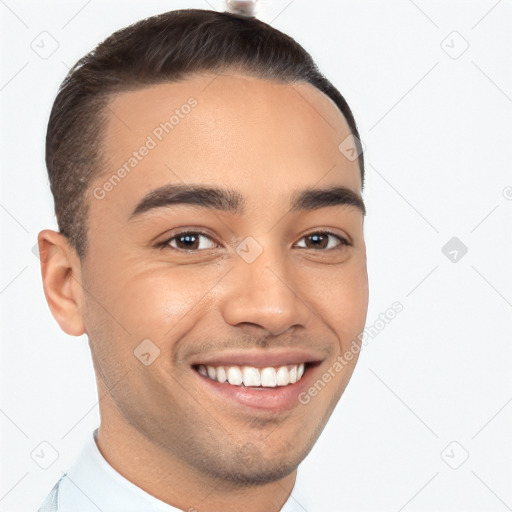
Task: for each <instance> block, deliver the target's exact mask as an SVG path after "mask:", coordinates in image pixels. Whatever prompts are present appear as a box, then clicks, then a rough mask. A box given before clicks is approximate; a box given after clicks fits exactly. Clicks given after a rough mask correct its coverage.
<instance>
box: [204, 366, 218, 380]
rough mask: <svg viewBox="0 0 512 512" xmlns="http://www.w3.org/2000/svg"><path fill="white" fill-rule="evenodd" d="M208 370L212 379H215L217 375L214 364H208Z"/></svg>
mask: <svg viewBox="0 0 512 512" xmlns="http://www.w3.org/2000/svg"><path fill="white" fill-rule="evenodd" d="M206 370H207V372H208V377H210V379H215V376H216V375H217V372H216V370H215V368H214V367H213V366H207V367H206Z"/></svg>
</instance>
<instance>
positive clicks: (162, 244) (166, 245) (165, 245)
mask: <svg viewBox="0 0 512 512" xmlns="http://www.w3.org/2000/svg"><path fill="white" fill-rule="evenodd" d="M183 235H201V236H204V237H206V238H208V239H210V240H211V241H212V242H213V240H212V237H211V236H210V235H209V234H208V233H205V232H203V231H198V230H195V231H191V230H190V231H180V232H179V233H175V234H174V235H173V236H172V237H170V238H167V239H166V240H164V241H163V242H159V243H158V244H156V247H157V248H159V249H172V250H174V251H178V252H184V253H187V252H203V251H206V250H208V249H189V250H187V249H178V248H177V247H172V246H171V245H169V243H170V242H171V240H174V239H175V238H179V237H180V236H183ZM312 235H330V236H333V237H335V238H337V239H338V240H339V242H340V243H339V244H338V245H337V246H336V247H331V248H330V249H314V248H312V250H318V251H321V252H328V251H333V250H336V249H338V250H340V249H343V247H345V246H351V245H352V244H351V243H350V242H349V241H348V240H347V239H346V238H344V237H342V236H340V235H337V234H335V233H332V232H330V231H312V232H311V233H307V234H306V235H304V236H302V237H301V238H300V240H302V239H303V238H307V237H308V236H312ZM214 243H215V242H214ZM300 249H310V248H309V247H300Z"/></svg>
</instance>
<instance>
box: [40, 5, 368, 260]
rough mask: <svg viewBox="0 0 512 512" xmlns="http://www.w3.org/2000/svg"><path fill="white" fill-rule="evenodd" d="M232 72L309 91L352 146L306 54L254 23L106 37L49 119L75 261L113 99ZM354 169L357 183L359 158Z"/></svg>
mask: <svg viewBox="0 0 512 512" xmlns="http://www.w3.org/2000/svg"><path fill="white" fill-rule="evenodd" d="M232 68H236V69H239V70H242V71H243V72H245V73H247V74H248V75H252V76H257V77H259V78H264V79H269V80H275V81H280V82H285V83H292V82H307V83H309V84H311V85H313V86H314V87H316V88H317V89H319V90H320V91H322V92H323V93H324V94H326V95H327V96H328V97H329V98H331V99H332V100H333V101H334V103H335V104H336V105H337V106H338V108H339V110H340V111H341V113H342V114H343V116H344V117H345V119H346V120H347V122H348V125H349V127H350V129H351V131H352V134H353V135H354V136H355V137H357V140H359V134H358V131H357V126H356V123H355V120H354V117H353V115H352V112H351V110H350V108H349V106H348V104H347V102H346V101H345V99H344V98H343V96H342V95H341V94H340V92H339V91H338V90H337V89H336V88H335V87H334V86H333V85H332V84H331V82H329V80H327V79H326V78H325V77H324V76H323V75H322V73H321V72H320V71H319V70H318V67H317V66H316V64H315V63H314V61H313V59H312V58H311V56H310V55H309V53H308V52H306V50H304V48H303V47H302V46H301V45H299V44H298V43H297V42H296V41H295V40H294V39H292V38H291V37H290V36H288V35H286V34H284V33H282V32H280V31H279V30H276V29H275V28H273V27H271V26H270V25H268V24H266V23H264V22H262V21H261V20H258V19H257V18H254V17H245V16H241V15H237V14H232V13H229V12H215V11H209V10H200V9H182V10H175V11H169V12H166V13H164V14H159V15H157V16H152V17H150V18H147V19H144V20H141V21H139V22H137V23H135V24H133V25H130V26H128V27H126V28H124V29H121V30H119V31H117V32H115V33H114V34H112V35H111V36H109V37H108V38H107V39H105V41H103V42H102V43H100V44H99V45H98V46H97V47H96V48H95V49H94V50H92V51H91V52H90V53H88V54H87V55H85V56H84V57H83V58H81V59H80V60H79V61H78V62H77V63H76V64H75V65H74V66H73V68H71V70H70V71H69V73H68V74H67V76H66V78H65V79H64V81H63V83H62V84H61V86H60V88H59V92H58V94H57V97H56V99H55V102H54V104H53V108H52V111H51V114H50V119H49V122H48V130H47V134H46V166H47V170H48V177H49V181H50V188H51V191H52V194H53V198H54V203H55V214H56V217H57V223H58V225H59V229H60V232H61V233H62V234H63V235H65V236H66V238H67V239H68V240H69V242H70V244H71V245H72V246H73V247H74V248H75V249H76V251H77V253H78V255H79V256H80V258H81V259H83V257H84V256H85V253H86V249H87V212H88V202H87V197H88V193H89V184H90V183H91V181H92V179H93V178H95V177H96V176H98V175H100V174H101V171H102V154H101V149H102V133H103V128H104V125H105V122H104V121H105V119H106V110H107V109H106V106H107V105H108V102H109V100H110V98H111V96H112V94H114V93H117V92H121V91H130V90H135V89H138V88H141V87H145V86H148V85H152V84H158V83H163V82H173V81H177V80H181V79H183V78H186V77H187V76H188V75H191V74H192V73H200V72H218V73H220V72H222V71H224V70H227V69H232ZM340 142H341V141H340ZM359 167H360V172H361V181H362V183H363V182H364V161H363V154H362V153H361V154H360V155H359Z"/></svg>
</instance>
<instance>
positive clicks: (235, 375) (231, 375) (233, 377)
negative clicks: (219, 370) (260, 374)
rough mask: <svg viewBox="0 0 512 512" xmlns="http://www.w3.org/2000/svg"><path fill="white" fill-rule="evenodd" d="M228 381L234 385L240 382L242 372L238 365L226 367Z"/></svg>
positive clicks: (238, 384)
mask: <svg viewBox="0 0 512 512" xmlns="http://www.w3.org/2000/svg"><path fill="white" fill-rule="evenodd" d="M228 382H229V383H230V384H233V385H234V386H240V384H242V372H241V371H240V368H239V367H238V366H230V367H229V368H228Z"/></svg>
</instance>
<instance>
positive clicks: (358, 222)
mask: <svg viewBox="0 0 512 512" xmlns="http://www.w3.org/2000/svg"><path fill="white" fill-rule="evenodd" d="M190 96H193V97H194V98H196V99H197V101H198V104H197V106H196V107H195V108H194V109H192V111H191V113H190V114H188V115H187V116H185V117H184V118H183V119H181V120H180V122H179V125H177V126H176V127H175V129H174V130H173V131H172V132H171V133H170V134H168V135H166V136H165V137H164V138H163V140H162V141H161V142H159V144H158V145H157V147H156V148H154V149H153V150H151V152H150V153H149V154H148V155H147V156H146V157H145V158H144V159H143V160H142V161H140V162H139V163H138V165H137V167H136V168H134V169H133V170H132V171H131V173H130V174H129V175H127V176H126V177H125V178H124V179H123V180H121V182H120V183H119V184H117V185H116V186H115V187H114V189H113V190H112V191H110V192H109V193H108V194H106V196H105V197H104V198H103V199H101V200H98V199H95V198H94V197H93V196H92V195H90V196H89V199H88V200H89V205H90V213H89V219H88V222H89V230H88V241H89V249H88V252H87V255H86V257H85V259H84V261H82V262H81V261H80V259H79V258H78V256H77V254H76V252H75V251H74V249H72V248H71V247H70V246H69V244H68V243H67V241H66V239H65V238H64V237H63V236H62V235H61V234H59V233H57V232H54V231H51V230H44V231H42V232H41V233H40V234H39V237H38V240H39V247H40V254H41V265H42V267H41V268H42V276H43V284H44V291H45V295H46V299H47V301H48V304H49V307H50V309H51V312H52V314H53V316H54V317H55V319H56V320H57V322H58V323H59V325H60V327H61V328H62V329H63V330H64V331H65V332H66V333H68V334H70V335H73V336H79V335H81V334H83V333H84V332H85V333H87V335H88V338H89V344H90V348H91V353H92V357H93V363H94V368H95V372H96V378H97V385H98V393H99V397H100V402H99V407H100V416H101V426H100V428H99V435H98V447H99V449H100V451H101V452H102V454H103V456H104V457H105V458H106V460H107V461H108V462H109V463H110V464H111V465H112V466H113V467H114V468H115V469H116V470H117V471H118V472H120V473H121V474H122V475H123V476H125V477H126V478H127V479H128V480H130V481H132V482H133V483H135V484H136V485H138V486H139V487H141V488H142V489H144V490H145V491H146V492H148V493H149V494H151V495H153V496H155V497H157V498H159V499H160V500H162V501H164V502H166V503H169V504H171V505H173V506H175V507H177V508H180V509H182V510H189V509H191V507H195V509H196V510H198V511H199V512H201V511H202V510H205V511H208V512H216V511H219V512H220V511H223V512H231V511H238V510H240V509H244V510H250V511H252V512H268V511H272V510H275V511H278V510H280V508H281V507H282V505H283V504H284V503H285V501H286V500H287V498H288V496H289V494H290V492H291V490H292V488H293V485H294V483H295V478H296V470H297V467H298V465H299V463H300V462H302V460H303V459H304V458H305V457H306V455H307V454H308V453H309V451H310V450H311V448H312V447H313V445H314V443H315V442H316V440H317V439H318V436H319V435H320V433H321V431H322V430H323V428H324V427H325V424H326V422H327V420H328V419H329V417H330V416H331V413H332V412H333V409H334V407H335V405H336V403H337V402H338V400H339V398H340V397H341V395H342V393H343V391H344V390H345V387H346V386H347V384H348V381H349V379H350V377H351V375H352V372H353V370H354V367H355V365H356V362H357V356H355V357H354V358H353V359H352V361H350V362H349V363H348V364H347V365H346V366H345V367H344V369H343V371H341V372H337V373H336V376H335V378H333V379H332V380H331V382H330V383H329V384H328V385H327V386H326V387H325V388H324V389H323V390H322V391H321V392H320V393H318V395H317V396H316V397H314V399H312V400H311V402H310V403H309V404H308V405H302V404H297V406H296V407H294V408H293V409H292V410H291V411H287V412H285V413H269V412H265V411H254V410H252V409H249V408H247V407H246V408H243V407H241V406H239V405H238V404H234V403H229V402H227V401H225V400H221V399H218V398H216V397H212V395H211V394H209V393H206V392H205V390H204V389H201V388H198V387H197V386H196V385H195V384H196V383H197V377H196V376H195V374H193V373H192V372H193V370H191V367H190V364H191V361H192V356H193V354H196V355H197V352H198V351H200V350H203V351H206V352H207V353H208V354H213V353H214V352H215V351H216V350H217V349H219V348H221V349H222V350H224V349H228V348H236V349H239V350H240V351H242V350H244V349H250V348H254V347H257V348H258V349H264V348H266V347H272V348H274V347H279V348H288V347H298V348H308V347H310V348H311V347H314V348H315V350H316V351H318V352H319V353H322V354H323V357H324V358H325V359H324V360H323V362H322V363H321V365H320V366H319V367H318V368H316V369H315V371H316V372H317V375H318V377H319V378H320V377H321V375H322V374H323V373H324V372H326V371H327V370H328V369H329V368H330V367H332V366H333V363H334V362H335V360H336V357H337V356H338V355H339V354H341V353H343V352H345V351H346V350H347V349H348V348H349V346H350V343H351V341H352V340H354V339H356V338H357V335H358V334H359V333H360V332H361V331H362V330H363V328H364V323H365V320H366V312H367V306H368V278H367V270H366V249H365V243H364V236H363V219H364V217H363V214H362V213H361V211H359V210H358V209H357V208H355V207H351V206H332V207H327V208H322V209H320V210H316V211H299V212H294V213H291V212H289V211H288V210H289V196H290V194H291V192H292V191H293V190H295V189H299V188H304V187H308V186H310V187H322V188H323V187H324V186H325V187H327V186H330V185H336V186H345V187H348V188H350V189H351V190H353V191H354V192H356V193H357V194H358V195H360V194H361V180H360V174H359V169H358V165H357V160H356V161H350V160H349V159H347V158H345V157H344V155H343V154H342V153H341V152H340V151H339V149H338V145H339V144H340V142H341V141H343V140H344V139H345V138H346V137H347V136H348V135H349V134H350V130H349V128H348V125H347V123H346V121H345V119H344V117H343V116H342V115H341V113H340V112H339V110H338V109H337V107H336V106H335V104H334V103H333V102H332V101H331V100H330V99H329V98H328V97H327V96H325V95H324V94H322V93H321V92H320V91H318V90H317V89H315V88H314V87H312V86H310V85H308V84H294V85H289V84H288V85H285V84H278V83H275V82H270V81H266V80H261V79H257V78H253V77H248V76H244V75H241V74H227V73H226V74H224V75H220V76H218V75H208V74H205V75H195V76H193V77H190V78H189V79H187V80H185V81H182V82H180V83H171V84H160V85H156V86H151V87H146V88H143V89H140V90H138V91H132V92H123V93H121V94H119V95H118V96H116V97H115V98H113V99H112V101H111V103H110V111H111V112H112V115H110V117H109V120H108V124H107V127H106V132H105V140H104V150H105V155H107V157H108V158H107V160H106V165H105V169H104V171H105V172H104V173H103V175H102V176H100V177H98V178H97V179H95V181H94V182H93V183H92V184H91V186H90V189H91V190H93V189H94V187H97V186H102V185H103V184H104V183H105V180H106V179H108V178H109V177H110V176H111V175H112V174H113V172H115V170H116V169H118V168H119V167H120V166H121V165H122V164H123V163H124V162H125V161H126V160H127V158H128V157H129V156H130V155H131V154H132V152H133V151H134V150H137V149H138V148H139V147H140V146H141V145H142V144H144V141H145V140H146V137H147V136H148V135H149V134H151V132H152V130H154V128H155V127H156V126H158V125H159V123H161V122H162V121H164V120H166V119H167V118H168V116H169V112H171V111H173V110H174V109H176V108H179V107H180V106H181V105H183V104H185V103H186V102H187V99H188V98H189V97H190ZM249 97H250V98H251V100H250V101H249V100H248V98H249ZM183 182H184V183H187V184H191V183H194V184H213V185H217V186H231V187H233V188H235V189H237V190H238V191H240V193H241V194H243V196H245V198H246V201H247V203H246V208H245V211H244V213H243V215H241V216H237V215H233V214H231V213H227V212H219V211H213V210H208V209H206V208H198V207H192V206H187V205H180V206H173V207H167V208H160V209H158V210H154V211H151V212H148V213H147V214H146V215H143V216H140V217H139V218H137V219H136V220H132V221H130V220H129V216H130V214H131V212H132V210H133V209H134V208H135V205H136V204H137V203H138V201H139V200H140V199H141V198H142V197H143V196H144V195H145V194H146V193H147V192H149V191H150V190H152V189H154V188H156V187H158V186H161V185H165V184H168V183H183ZM176 228H199V229H202V230H206V231H207V233H208V236H209V237H210V238H204V237H201V239H200V240H201V241H200V244H201V245H200V246H198V248H196V249H195V251H196V252H191V251H189V252H188V253H187V252H186V251H185V248H186V246H185V245H184V244H183V243H181V244H180V242H179V240H177V239H174V242H173V245H174V250H173V249H172V248H170V247H169V246H167V248H165V249H156V248H155V247H154V245H155V244H156V243H157V242H162V241H165V240H166V239H169V238H171V236H172V235H174V234H175V233H176V232H179V230H178V229H176ZM320 228H323V229H324V230H326V229H328V228H329V229H328V230H329V231H330V232H333V233H335V234H336V235H340V236H345V237H349V238H350V240H351V242H352V245H351V246H341V248H338V247H339V246H338V245H337V244H339V241H338V240H337V239H336V238H335V237H334V238H333V237H332V236H331V238H330V242H329V243H330V247H331V246H336V247H335V248H334V249H332V250H329V249H325V248H323V249H322V248H320V249H319V248H317V246H314V245H311V244H310V247H305V245H306V241H307V237H306V235H308V234H312V233H315V232H317V233H318V231H319V230H320ZM184 230H185V229H181V231H184ZM190 230H191V229H190ZM210 235H211V236H210ZM248 236H252V237H254V238H255V239H256V240H257V241H258V243H259V244H260V245H261V247H262V248H263V252H262V253H261V255H260V256H259V257H258V258H257V259H256V260H255V261H254V262H252V263H250V264H248V263H246V262H245V261H244V260H243V259H242V258H241V257H240V256H238V254H237V252H236V251H235V249H236V247H237V246H238V244H239V243H240V242H241V241H242V240H244V239H245V238H246V237H248ZM177 247H178V248H177ZM320 247H324V246H322V245H320ZM179 248H181V252H179ZM144 339H150V340H152V342H153V343H154V344H155V345H156V346H158V348H159V349H160V355H159V356H158V357H157V358H156V359H155V360H154V362H152V364H150V365H149V366H145V365H144V364H142V363H141V362H140V360H139V359H138V358H137V357H135V356H134V349H135V348H136V347H137V346H138V345H139V344H140V343H141V341H142V340H144ZM340 441H341V442H343V440H340ZM241 453H242V455H241Z"/></svg>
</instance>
